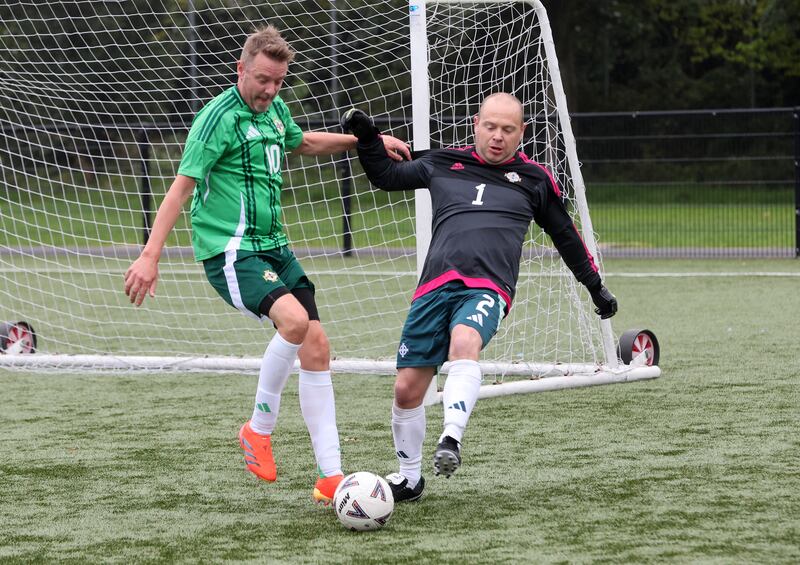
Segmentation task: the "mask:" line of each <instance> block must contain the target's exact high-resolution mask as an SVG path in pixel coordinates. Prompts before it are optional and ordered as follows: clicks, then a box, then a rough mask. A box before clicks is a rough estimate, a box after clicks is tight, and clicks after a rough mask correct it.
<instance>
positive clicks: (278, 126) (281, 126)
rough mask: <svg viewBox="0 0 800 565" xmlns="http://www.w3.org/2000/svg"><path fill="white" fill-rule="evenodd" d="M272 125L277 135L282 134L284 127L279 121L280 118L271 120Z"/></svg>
mask: <svg viewBox="0 0 800 565" xmlns="http://www.w3.org/2000/svg"><path fill="white" fill-rule="evenodd" d="M272 123H273V124H275V129H277V130H278V133H280V134H282V133H283V130H284V127H283V122H282V121H281V120H280V118H272Z"/></svg>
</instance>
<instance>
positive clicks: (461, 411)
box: [439, 359, 483, 443]
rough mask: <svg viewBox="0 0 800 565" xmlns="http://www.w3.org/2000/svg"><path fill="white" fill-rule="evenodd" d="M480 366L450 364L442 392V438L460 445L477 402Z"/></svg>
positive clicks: (462, 361)
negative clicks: (447, 437)
mask: <svg viewBox="0 0 800 565" xmlns="http://www.w3.org/2000/svg"><path fill="white" fill-rule="evenodd" d="M482 378H483V375H482V373H481V366H480V364H478V362H477V361H472V360H470V359H458V360H456V361H452V362H451V363H450V371H449V372H448V374H447V380H446V381H445V383H444V390H443V391H442V405H443V406H444V432H442V435H441V437H440V438H439V441H442V439H443V438H444V436H450V437H451V438H453V439H454V440H456V441H457V442H459V443H461V438H462V437H463V435H464V429H465V428H466V427H467V421H468V420H469V416H470V414H472V409H473V408H474V407H475V403H476V402H477V401H478V392H479V391H480V388H481V380H482Z"/></svg>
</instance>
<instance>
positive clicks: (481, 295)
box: [397, 281, 505, 368]
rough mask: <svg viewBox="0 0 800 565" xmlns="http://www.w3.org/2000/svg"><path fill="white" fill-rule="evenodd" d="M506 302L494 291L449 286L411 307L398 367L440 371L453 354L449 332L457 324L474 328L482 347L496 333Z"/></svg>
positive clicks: (419, 300) (400, 349)
mask: <svg viewBox="0 0 800 565" xmlns="http://www.w3.org/2000/svg"><path fill="white" fill-rule="evenodd" d="M504 310H505V302H504V301H503V299H502V298H500V296H499V295H498V294H497V293H496V292H495V291H493V290H489V289H486V288H468V287H466V286H464V285H463V284H461V283H460V282H458V281H455V282H450V283H448V284H446V285H444V286H442V287H440V288H437V289H436V290H433V291H431V292H429V293H427V294H424V295H422V296H420V297H419V298H417V299H416V300H415V301H414V302H412V303H411V308H410V310H409V311H408V317H407V318H406V323H405V325H404V326H403V333H402V335H401V336H400V346H399V347H398V349H397V367H398V368H400V367H439V366H441V365H442V364H443V363H444V362H445V361H447V357H448V354H449V351H450V332H451V331H452V329H453V327H454V326H456V325H457V324H463V325H465V326H469V327H471V328H475V329H476V330H477V331H478V333H479V334H480V335H481V339H482V340H483V345H482V346H481V349H483V348H484V347H486V346H487V345H488V344H489V341H491V339H492V338H493V337H494V335H495V334H496V333H497V329H498V328H499V327H500V321H501V320H502V319H503V312H504Z"/></svg>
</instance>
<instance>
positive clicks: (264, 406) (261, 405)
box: [256, 402, 272, 414]
mask: <svg viewBox="0 0 800 565" xmlns="http://www.w3.org/2000/svg"><path fill="white" fill-rule="evenodd" d="M256 408H258V409H259V410H261V411H262V412H265V413H266V414H269V413H270V412H272V410H270V409H269V404H267V403H266V402H259V403H258V404H256Z"/></svg>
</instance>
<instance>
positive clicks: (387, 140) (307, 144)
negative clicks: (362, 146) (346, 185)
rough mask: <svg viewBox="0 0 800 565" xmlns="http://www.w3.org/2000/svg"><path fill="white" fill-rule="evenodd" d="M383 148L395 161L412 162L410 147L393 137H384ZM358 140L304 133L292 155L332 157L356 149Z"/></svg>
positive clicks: (318, 132) (337, 134) (340, 136)
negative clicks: (404, 160)
mask: <svg viewBox="0 0 800 565" xmlns="http://www.w3.org/2000/svg"><path fill="white" fill-rule="evenodd" d="M381 139H382V141H383V146H384V148H385V149H386V153H387V154H388V155H389V157H390V158H392V159H394V160H395V161H402V160H403V159H406V160H411V152H410V151H409V149H408V145H406V144H405V143H403V142H402V141H400V140H399V139H397V138H395V137H392V136H391V135H384V136H382V138H381ZM356 142H357V139H356V138H355V137H354V136H352V135H346V134H342V133H328V132H324V131H307V132H304V133H303V141H302V142H301V143H300V145H299V146H298V147H297V149H295V150H294V151H293V152H292V153H299V154H300V155H332V154H334V153H343V152H345V151H349V150H351V149H354V148H355V146H356Z"/></svg>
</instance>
